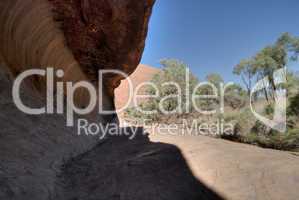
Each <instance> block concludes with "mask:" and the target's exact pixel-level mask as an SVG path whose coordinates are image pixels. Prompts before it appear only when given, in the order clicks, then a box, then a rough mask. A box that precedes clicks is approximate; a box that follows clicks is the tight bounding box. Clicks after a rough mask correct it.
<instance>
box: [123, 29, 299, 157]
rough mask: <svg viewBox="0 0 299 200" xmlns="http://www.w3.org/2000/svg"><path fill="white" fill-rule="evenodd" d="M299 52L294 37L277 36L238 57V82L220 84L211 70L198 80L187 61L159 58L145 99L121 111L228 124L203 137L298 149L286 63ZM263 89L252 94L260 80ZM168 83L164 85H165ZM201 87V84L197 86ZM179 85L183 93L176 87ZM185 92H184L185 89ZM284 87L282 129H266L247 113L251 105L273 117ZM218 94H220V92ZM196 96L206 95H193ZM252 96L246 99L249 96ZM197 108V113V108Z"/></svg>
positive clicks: (296, 87)
mask: <svg viewBox="0 0 299 200" xmlns="http://www.w3.org/2000/svg"><path fill="white" fill-rule="evenodd" d="M298 54H299V37H295V36H292V35H290V34H289V33H284V34H282V35H281V36H280V37H279V38H278V39H277V41H276V42H275V43H274V44H271V45H268V46H266V47H265V48H263V49H261V50H260V51H259V52H257V53H256V55H253V56H252V57H250V58H246V59H244V60H241V61H240V62H239V64H237V65H236V66H234V68H233V71H232V73H233V74H235V75H237V76H239V77H240V80H241V82H240V83H234V84H225V83H224V80H223V78H222V76H221V74H217V73H211V74H209V75H208V76H207V77H205V79H204V80H199V79H198V78H197V77H196V76H195V75H194V74H192V72H190V70H189V69H188V67H187V65H186V64H184V63H183V62H181V61H179V60H176V59H164V60H162V61H161V65H162V70H161V72H160V73H158V74H156V75H155V76H154V77H153V78H152V80H151V83H153V85H147V86H146V90H145V92H144V93H145V95H148V97H149V98H147V99H146V100H143V101H141V102H139V104H138V106H137V107H136V105H135V107H131V108H129V109H127V110H126V114H125V117H126V118H127V120H131V121H132V120H133V121H134V122H137V123H138V122H142V121H143V122H144V121H146V123H166V124H171V123H182V122H181V121H180V120H182V119H185V120H186V121H187V122H188V126H193V125H194V119H196V123H198V124H203V123H215V122H217V121H221V122H222V123H230V124H232V125H233V130H232V131H229V132H226V133H221V134H211V133H209V132H207V135H211V136H214V137H219V138H223V139H228V140H232V141H236V142H243V143H249V144H254V145H258V146H261V147H265V148H273V149H278V150H289V151H298V150H299V117H298V116H299V107H298V105H299V104H298V103H299V75H298V72H296V71H294V70H291V69H289V68H288V67H287V66H288V65H289V64H290V63H292V62H296V61H297V59H298ZM279 69H285V70H284V71H283V72H284V73H285V74H283V75H284V78H285V79H286V81H284V82H283V83H280V84H277V83H276V79H277V77H275V76H274V75H275V72H276V71H277V70H279ZM260 80H264V81H263V82H262V83H263V84H266V86H267V87H262V88H261V89H260V90H258V91H257V92H255V91H252V88H254V86H255V85H256V84H257V83H258V82H259V81H260ZM166 83H167V84H166ZM198 85H200V87H198ZM180 88H183V90H184V92H182V91H180ZM185 90H186V91H185ZM282 91H286V97H287V103H286V104H287V111H286V112H287V114H286V116H287V119H286V131H284V132H280V131H277V130H275V129H272V128H269V127H268V126H266V125H265V124H263V123H262V122H260V120H258V119H257V118H256V117H255V116H254V114H253V113H252V109H251V106H250V105H253V106H252V107H253V109H254V110H255V111H256V112H257V113H259V114H260V115H262V116H264V117H266V118H268V119H272V118H273V116H274V114H275V105H276V103H277V101H278V95H277V94H279V93H281V92H282ZM221 93H222V94H221ZM194 95H201V96H202V97H209V98H196V99H193V96H194ZM250 97H251V98H250ZM199 108H201V111H202V112H198V109H199Z"/></svg>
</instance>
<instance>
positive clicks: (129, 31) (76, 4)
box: [49, 0, 154, 95]
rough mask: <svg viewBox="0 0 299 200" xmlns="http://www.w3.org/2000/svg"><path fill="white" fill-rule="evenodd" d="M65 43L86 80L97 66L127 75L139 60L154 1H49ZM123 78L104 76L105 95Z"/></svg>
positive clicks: (111, 91)
mask: <svg viewBox="0 0 299 200" xmlns="http://www.w3.org/2000/svg"><path fill="white" fill-rule="evenodd" d="M49 1H50V2H51V3H53V5H54V6H55V11H56V16H55V18H56V20H57V21H58V22H60V21H61V22H62V29H63V31H64V34H65V37H66V40H67V45H68V46H69V48H70V49H71V51H72V52H73V54H74V56H75V59H76V60H77V61H78V62H79V63H80V65H81V68H82V70H83V72H85V74H86V75H87V76H88V78H89V79H90V80H93V81H97V79H98V74H97V71H98V70H100V69H117V70H121V71H123V72H125V73H126V74H128V75H129V74H131V73H132V72H133V71H134V70H135V68H136V67H137V65H138V64H139V62H140V59H141V56H142V52H143V49H144V45H145V37H146V35H147V24H148V20H149V17H150V14H151V8H152V6H153V3H154V0H142V1H141V0H130V1H111V0H83V1H82V0H73V1H67V0H49ZM121 79H123V77H121V76H119V75H115V74H111V75H108V76H106V77H104V80H105V81H104V83H106V84H105V86H106V87H107V89H108V90H109V94H110V95H113V91H114V89H115V88H116V87H118V86H119V84H120V80H121Z"/></svg>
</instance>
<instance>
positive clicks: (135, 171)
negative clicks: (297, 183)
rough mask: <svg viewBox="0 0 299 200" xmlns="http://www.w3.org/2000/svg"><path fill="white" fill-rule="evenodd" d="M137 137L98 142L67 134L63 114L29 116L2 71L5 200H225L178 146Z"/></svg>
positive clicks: (31, 97)
mask: <svg viewBox="0 0 299 200" xmlns="http://www.w3.org/2000/svg"><path fill="white" fill-rule="evenodd" d="M22 91H23V92H22V99H23V100H24V102H25V103H26V105H30V106H34V107H38V106H41V105H44V103H45V101H44V100H43V99H42V98H38V95H37V94H36V93H35V92H34V91H32V90H31V89H29V88H26V87H25V88H23V89H22ZM87 117H88V116H87ZM133 130H134V129H133ZM138 132H139V136H137V137H136V138H135V139H134V140H129V139H128V136H114V137H112V136H111V137H106V138H105V139H104V140H102V141H99V140H98V138H94V137H90V136H84V135H81V136H78V135H77V131H76V129H75V128H66V125H65V116H63V115H41V116H31V115H27V114H24V113H22V112H21V111H19V110H18V109H17V108H16V106H15V105H14V103H13V101H12V98H11V81H10V80H9V78H8V75H7V74H4V73H1V74H0V199H1V200H2V199H3V200H4V199H5V200H7V199H13V200H27V199H31V200H50V199H58V200H59V199H63V200H74V199H77V200H102V199H103V200H106V199H107V200H111V199H123V200H135V199H136V200H140V199H155V200H158V199H171V200H176V199H177V200H182V199H186V200H191V199H194V200H198V199H221V198H220V197H219V196H218V195H217V194H216V193H214V192H213V191H212V190H210V189H209V188H208V187H206V186H205V185H204V184H203V183H201V182H200V181H199V180H197V179H196V178H195V177H194V176H193V174H192V173H191V171H190V169H189V168H188V166H187V164H186V162H185V160H184V158H183V156H182V154H181V152H180V151H179V150H178V148H177V147H175V146H172V145H168V144H163V143H152V142H150V141H149V139H148V136H147V135H145V134H144V133H143V131H142V130H139V131H138Z"/></svg>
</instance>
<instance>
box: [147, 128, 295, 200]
mask: <svg viewBox="0 0 299 200" xmlns="http://www.w3.org/2000/svg"><path fill="white" fill-rule="evenodd" d="M150 138H151V140H152V141H153V142H164V143H169V144H174V145H176V146H177V147H179V148H180V149H181V151H182V153H183V155H184V157H185V159H186V160H187V162H188V164H189V166H190V167H191V169H192V171H193V173H194V175H195V176H196V177H197V178H198V179H200V180H201V181H202V182H204V183H205V184H207V185H208V186H210V187H211V188H212V189H214V190H215V191H216V192H219V193H220V194H221V195H222V196H223V197H225V198H227V199H232V200H251V199H252V200H259V199H260V200H298V199H299V155H296V154H295V153H291V152H282V151H275V150H270V149H262V148H258V147H255V146H251V145H245V144H239V143H233V142H229V141H225V140H221V139H213V138H210V137H205V136H190V135H189V136H170V135H163V134H162V135H161V134H160V135H158V134H155V133H151V134H150Z"/></svg>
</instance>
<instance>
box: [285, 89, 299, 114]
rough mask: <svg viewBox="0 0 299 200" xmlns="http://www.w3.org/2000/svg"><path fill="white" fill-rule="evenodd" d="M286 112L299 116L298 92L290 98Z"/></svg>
mask: <svg viewBox="0 0 299 200" xmlns="http://www.w3.org/2000/svg"><path fill="white" fill-rule="evenodd" d="M288 114H289V115H295V116H297V117H298V116H299V93H298V94H297V95H296V96H294V97H291V98H290V105H289V107H288Z"/></svg>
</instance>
